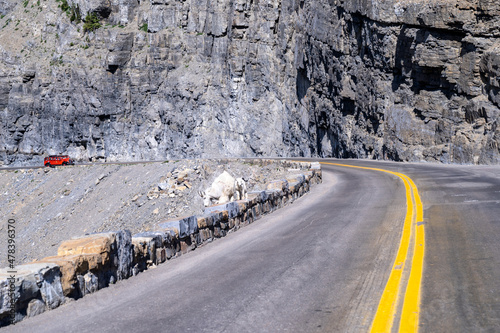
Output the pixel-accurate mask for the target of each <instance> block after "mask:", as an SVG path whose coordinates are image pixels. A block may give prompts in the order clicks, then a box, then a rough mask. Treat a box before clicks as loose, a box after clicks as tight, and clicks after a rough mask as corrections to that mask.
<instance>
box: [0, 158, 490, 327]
mask: <svg viewBox="0 0 500 333" xmlns="http://www.w3.org/2000/svg"><path fill="white" fill-rule="evenodd" d="M334 162H335V161H334ZM337 162H338V161H337ZM340 163H344V164H353V165H363V166H369V167H375V168H383V169H387V170H393V171H397V172H401V173H404V174H406V175H408V176H409V177H411V178H412V179H413V180H414V182H415V184H416V186H417V187H418V190H419V193H420V197H421V199H422V202H423V208H424V221H423V223H424V225H425V230H426V233H425V235H426V236H425V259H424V266H423V268H424V270H423V280H422V286H421V306H420V320H419V324H420V332H498V331H500V284H499V283H498V281H499V279H500V246H498V245H499V240H500V237H499V235H500V167H499V166H493V167H488V166H484V167H474V166H446V165H433V164H402V163H399V164H398V163H388V162H370V161H354V160H343V161H340ZM323 180H324V181H323V184H320V185H317V186H315V187H314V188H313V191H312V192H311V193H309V194H307V195H306V196H304V197H303V198H301V199H299V200H297V201H296V202H295V203H294V204H293V205H290V206H287V207H285V208H283V209H281V210H278V211H277V212H275V213H273V214H271V215H269V216H266V217H264V218H262V219H260V220H258V221H256V222H254V223H253V224H251V225H249V226H247V227H245V228H243V229H240V230H239V231H237V232H235V233H232V234H230V235H228V236H227V237H225V238H223V239H219V240H216V241H214V242H213V243H210V244H208V245H206V246H203V247H202V248H199V249H197V250H195V251H193V252H191V253H188V254H186V255H183V256H181V257H180V258H177V259H175V260H172V261H169V262H168V263H166V264H163V265H160V266H159V267H157V268H155V269H151V270H149V271H147V272H144V273H141V274H139V275H138V276H136V277H133V278H130V279H129V280H126V281H121V282H119V283H117V284H116V285H114V286H111V287H109V288H106V289H103V290H101V291H99V292H97V293H95V294H92V295H89V296H86V297H84V298H83V299H80V300H78V301H75V302H72V303H69V304H67V305H65V306H62V307H60V308H58V309H55V310H52V311H49V312H46V313H44V314H41V315H39V316H37V317H34V318H31V319H28V320H25V321H23V322H20V323H18V324H16V325H13V326H9V327H6V328H4V329H0V331H1V332H4V331H5V332H31V331H36V332H366V331H369V330H370V326H371V323H372V321H373V318H374V316H375V313H376V311H377V309H378V306H379V302H380V299H381V296H382V293H383V292H384V288H385V286H386V283H387V280H388V278H389V274H390V271H391V269H392V266H393V263H394V260H395V258H396V253H397V251H398V248H399V245H400V240H401V236H402V224H403V221H404V219H405V215H406V197H405V186H404V185H403V182H402V181H401V179H400V178H398V177H396V176H394V175H391V174H387V173H383V172H379V171H373V170H365V169H356V168H348V167H340V166H333V165H324V166H323ZM409 266H411V265H409ZM397 327H398V326H397V323H396V325H395V326H394V327H393V328H394V329H393V330H394V331H397Z"/></svg>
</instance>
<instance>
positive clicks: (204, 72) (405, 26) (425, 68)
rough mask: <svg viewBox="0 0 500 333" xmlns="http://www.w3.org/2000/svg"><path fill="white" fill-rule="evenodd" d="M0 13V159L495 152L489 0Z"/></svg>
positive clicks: (62, 5)
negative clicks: (62, 154)
mask: <svg viewBox="0 0 500 333" xmlns="http://www.w3.org/2000/svg"><path fill="white" fill-rule="evenodd" d="M0 13H2V19H1V20H0V48H1V49H0V59H1V61H0V128H1V131H0V156H1V160H2V161H3V162H4V163H6V164H11V163H23V161H27V160H31V159H34V160H35V161H38V162H39V161H40V160H41V158H42V156H43V155H44V154H51V153H69V154H71V155H72V156H75V157H76V158H77V159H81V160H88V159H108V160H143V159H160V158H171V157H187V156H189V157H211V156H262V155H266V156H273V155H274V156H311V155H313V156H337V157H367V158H379V159H393V160H405V161H420V160H426V161H441V162H452V163H499V162H500V151H499V147H500V128H499V126H498V125H499V124H498V123H499V121H500V120H499V118H500V116H499V114H500V80H499V76H500V41H499V37H500V28H499V27H500V3H499V2H498V1H494V0H465V1H458V0H439V1H438V0H421V1H416V0H407V1H403V0H400V1H396V0H385V1H380V0H356V1H354V0H346V1H342V0H312V1H301V0H281V1H280V0H265V1H263V0H233V1H229V0H211V1H203V0H182V1H181V0H142V1H140V0H85V1H84V0H67V2H66V1H64V0H59V1H56V0H39V1H35V0H24V1H14V0H1V1H0ZM80 18H81V19H83V20H85V21H86V22H85V23H84V22H79V19H80ZM72 19H73V21H72ZM99 25H100V27H99Z"/></svg>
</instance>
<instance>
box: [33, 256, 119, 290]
mask: <svg viewBox="0 0 500 333" xmlns="http://www.w3.org/2000/svg"><path fill="white" fill-rule="evenodd" d="M105 258H107V259H105ZM39 262H43V263H54V264H56V265H58V266H59V267H60V271H61V284H62V288H63V292H64V295H65V296H66V297H71V298H75V299H77V298H80V297H82V296H84V295H85V294H84V293H82V290H81V288H80V284H79V281H78V276H83V275H85V274H86V273H87V272H89V271H94V272H96V273H97V272H101V273H104V272H107V271H109V270H110V269H111V263H110V261H109V256H107V255H105V256H102V255H101V254H70V255H64V256H53V257H46V258H43V259H42V260H40V261H39ZM102 282H103V285H101V288H104V287H106V286H107V284H105V283H104V280H103V281H102Z"/></svg>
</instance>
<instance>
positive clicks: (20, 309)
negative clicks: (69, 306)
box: [0, 263, 64, 325]
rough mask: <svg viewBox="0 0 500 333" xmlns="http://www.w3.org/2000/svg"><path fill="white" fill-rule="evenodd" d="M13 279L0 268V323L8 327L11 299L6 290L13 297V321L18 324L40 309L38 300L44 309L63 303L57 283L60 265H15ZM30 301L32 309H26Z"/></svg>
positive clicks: (58, 282)
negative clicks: (10, 290)
mask: <svg viewBox="0 0 500 333" xmlns="http://www.w3.org/2000/svg"><path fill="white" fill-rule="evenodd" d="M14 270H15V271H16V273H15V275H14V277H13V279H14V280H13V281H14V283H13V284H11V283H10V281H11V280H9V279H10V278H11V277H12V275H13V274H12V273H10V272H9V271H10V270H9V269H5V268H4V269H0V323H1V325H4V324H9V322H10V318H9V311H10V305H11V300H10V299H9V289H12V292H13V294H14V297H15V311H16V315H15V321H19V320H21V319H22V318H24V317H25V316H26V315H27V314H28V307H29V308H30V314H32V315H35V313H36V312H39V311H41V310H40V304H39V302H32V301H33V300H39V301H40V302H42V303H43V304H44V307H45V308H48V309H54V308H56V307H58V306H59V305H61V304H62V303H63V302H64V295H63V289H62V286H61V280H60V274H61V273H60V270H59V266H57V265H55V264H51V263H32V264H26V265H20V266H16V267H15V269H14ZM30 302H31V306H29V304H30Z"/></svg>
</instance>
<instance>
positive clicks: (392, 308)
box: [321, 162, 425, 332]
mask: <svg viewBox="0 0 500 333" xmlns="http://www.w3.org/2000/svg"><path fill="white" fill-rule="evenodd" d="M321 164H330V165H337V166H343V167H350V168H358V169H367V170H375V171H381V172H386V173H390V174H393V175H395V176H397V177H399V178H401V180H403V183H404V185H405V189H406V217H405V220H404V224H403V233H402V235H401V241H400V244H399V249H398V253H397V255H396V260H395V261H394V264H393V266H392V270H391V274H390V275H389V280H388V281H387V284H386V286H385V289H384V292H383V293H382V297H381V299H380V302H379V305H378V308H377V312H376V314H375V318H374V319H373V322H372V326H371V332H391V331H392V329H393V326H394V322H395V321H396V312H397V308H398V304H399V302H400V301H401V300H400V295H402V294H403V293H404V296H403V300H402V301H403V306H402V310H401V311H400V316H399V332H417V331H418V321H419V312H420V286H421V284H422V273H423V265H424V252H425V230H424V224H423V217H424V214H423V208H422V201H421V200H420V196H419V195H418V190H417V186H415V183H414V182H413V180H411V178H410V177H408V176H406V175H404V174H402V173H399V172H393V171H389V170H384V169H378V168H368V167H360V166H353V165H346V164H338V163H327V162H321ZM412 241H413V242H412ZM411 244H413V255H412V256H411V258H410V255H411V252H410V246H411ZM405 267H406V268H407V269H408V270H409V271H410V275H409V278H408V279H407V281H406V280H405V279H403V271H404V269H405Z"/></svg>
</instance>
